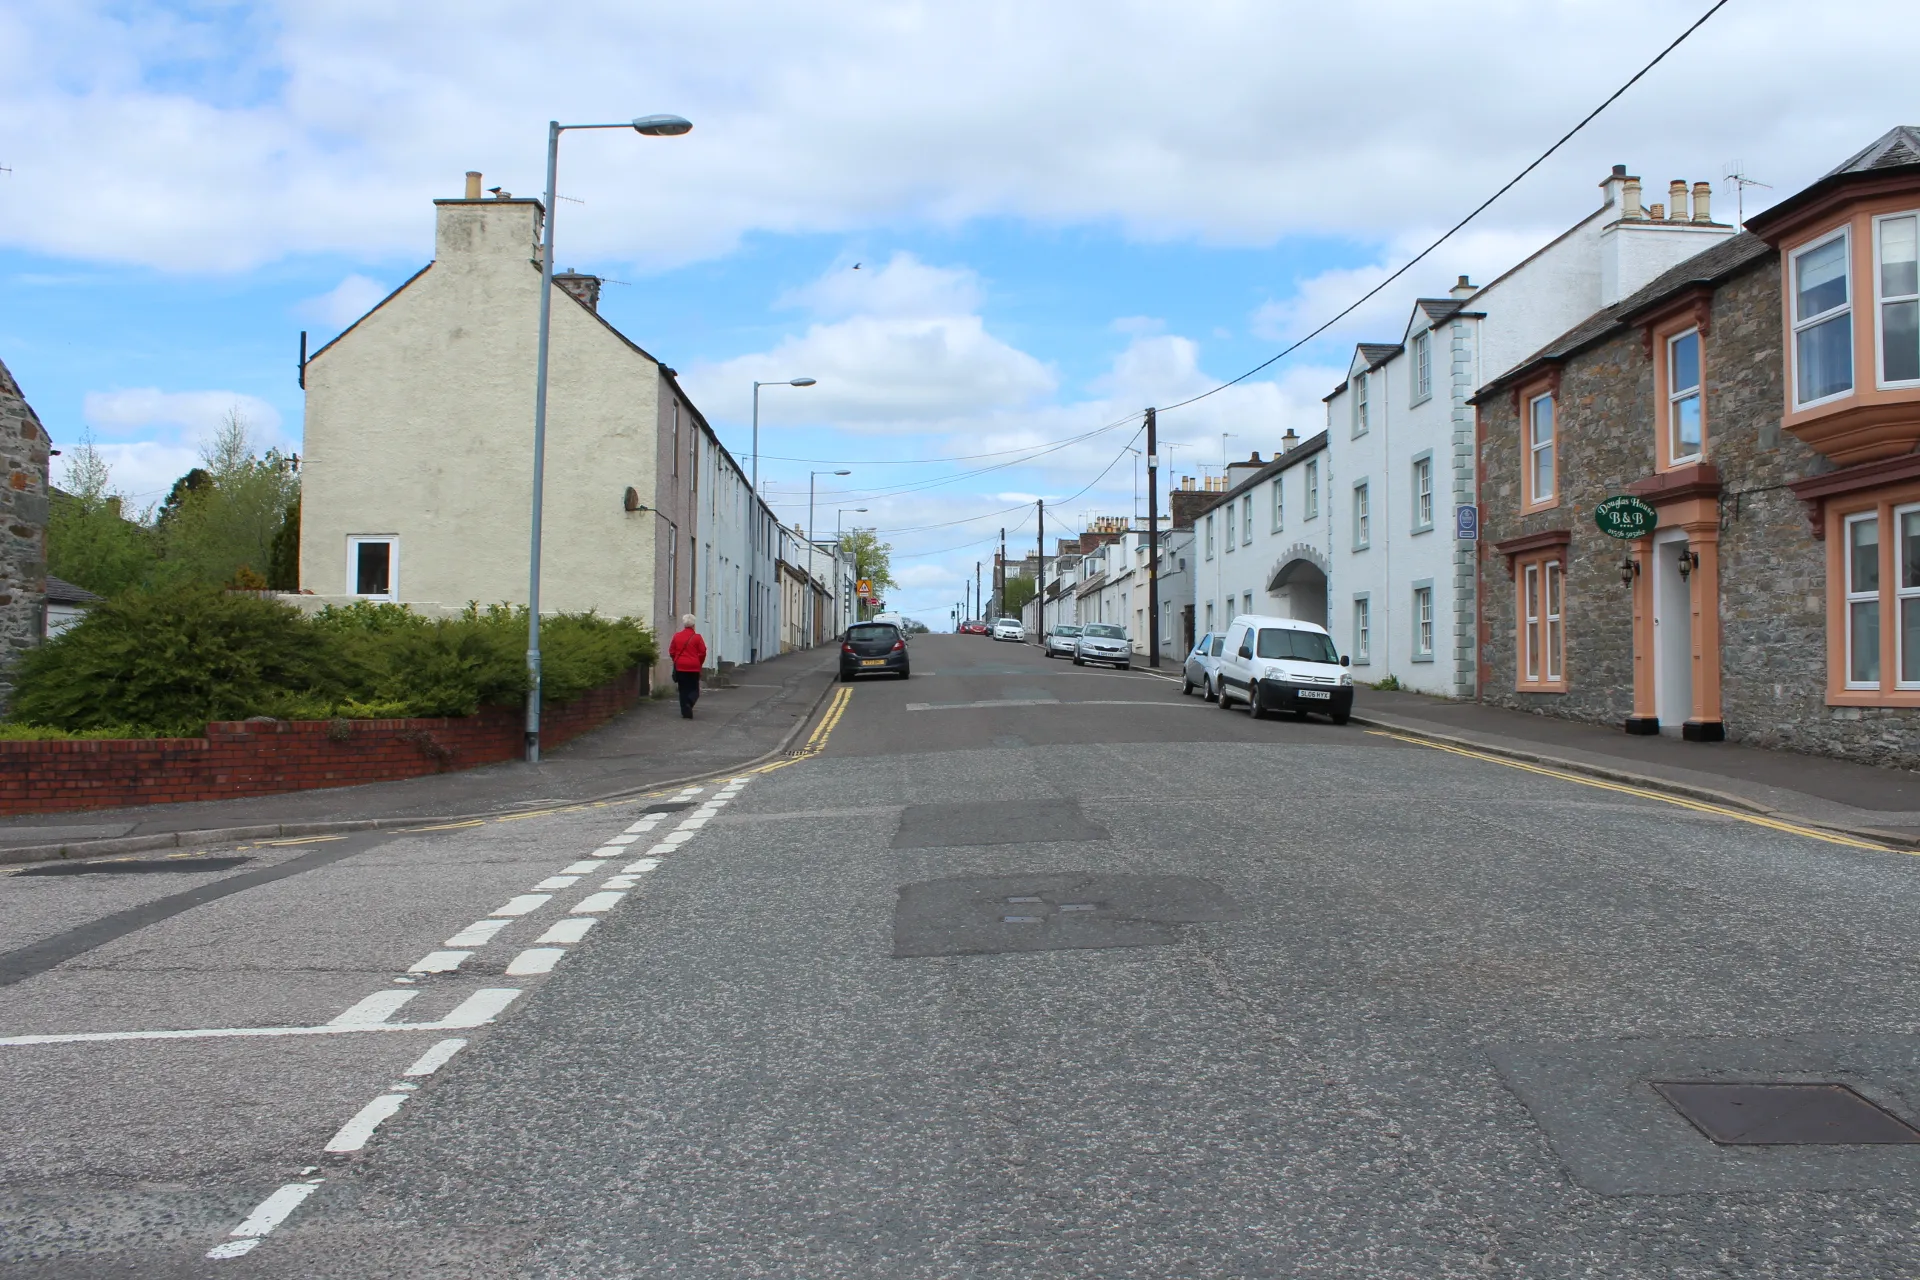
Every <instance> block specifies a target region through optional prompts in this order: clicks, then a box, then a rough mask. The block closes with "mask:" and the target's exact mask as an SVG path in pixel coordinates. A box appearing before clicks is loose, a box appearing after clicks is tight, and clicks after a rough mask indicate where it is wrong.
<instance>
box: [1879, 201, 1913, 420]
mask: <svg viewBox="0 0 1920 1280" xmlns="http://www.w3.org/2000/svg"><path fill="white" fill-rule="evenodd" d="M1895 218H1912V219H1913V220H1914V224H1915V231H1916V232H1917V233H1920V209H1906V210H1902V211H1900V212H1896V213H1883V214H1880V215H1879V216H1877V217H1876V218H1874V220H1873V385H1874V386H1876V387H1878V388H1880V389H1881V390H1883V391H1884V390H1887V389H1889V388H1893V387H1920V378H1902V379H1900V380H1899V381H1897V382H1889V381H1887V377H1886V371H1887V326H1886V314H1887V310H1886V307H1887V304H1888V303H1889V302H1912V303H1915V304H1916V305H1920V293H1896V294H1891V295H1888V294H1883V293H1882V292H1880V284H1881V279H1882V275H1883V271H1882V268H1881V265H1880V228H1881V226H1882V224H1884V223H1888V222H1891V221H1893V220H1894V219H1895Z"/></svg>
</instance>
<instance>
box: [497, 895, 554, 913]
mask: <svg viewBox="0 0 1920 1280" xmlns="http://www.w3.org/2000/svg"><path fill="white" fill-rule="evenodd" d="M552 900H553V895H552V894H550V893H523V894H521V895H519V896H518V897H514V898H509V899H507V901H506V904H505V905H504V906H501V907H499V908H497V909H495V911H494V912H493V914H494V915H496V916H524V915H526V914H528V913H529V912H533V911H538V910H539V909H540V908H541V907H544V906H546V905H547V903H549V902H551V901H552Z"/></svg>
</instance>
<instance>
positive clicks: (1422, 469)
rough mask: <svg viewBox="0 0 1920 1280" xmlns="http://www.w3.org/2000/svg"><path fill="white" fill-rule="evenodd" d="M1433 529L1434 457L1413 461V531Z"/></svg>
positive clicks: (1423, 456)
mask: <svg viewBox="0 0 1920 1280" xmlns="http://www.w3.org/2000/svg"><path fill="white" fill-rule="evenodd" d="M1431 528H1433V455H1432V454H1430V453H1423V454H1421V455H1420V456H1419V457H1417V458H1415V459H1414V460H1413V531H1414V532H1415V533H1419V532H1420V531H1421V530H1423V529H1431Z"/></svg>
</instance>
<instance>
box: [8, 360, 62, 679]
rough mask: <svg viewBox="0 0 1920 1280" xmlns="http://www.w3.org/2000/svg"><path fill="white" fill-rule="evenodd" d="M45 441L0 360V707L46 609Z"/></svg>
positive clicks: (44, 434)
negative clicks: (2, 474)
mask: <svg viewBox="0 0 1920 1280" xmlns="http://www.w3.org/2000/svg"><path fill="white" fill-rule="evenodd" d="M49 447H50V446H49V444H48V441H47V431H46V428H45V427H43V426H41V425H40V419H39V418H38V417H37V416H36V415H35V414H34V412H33V407H32V406H31V405H29V404H28V403H27V399H26V397H25V396H24V395H22V394H21V393H20V384H19V383H17V382H15V381H14V380H13V374H11V373H9V372H8V371H7V366H6V365H4V364H0V465H4V466H5V467H6V473H7V483H6V484H5V485H4V486H0V705H4V703H5V702H6V700H7V698H8V696H9V695H10V694H11V693H12V692H13V676H12V671H13V665H14V663H15V662H16V661H17V660H18V658H19V656H20V654H21V653H22V652H23V651H25V650H27V649H31V648H32V647H33V646H35V645H37V644H39V643H40V638H41V636H42V634H44V628H45V625H46V623H45V619H44V616H43V615H44V614H45V611H46V607H47V511H48V493H49V487H48V477H47V459H48V450H49Z"/></svg>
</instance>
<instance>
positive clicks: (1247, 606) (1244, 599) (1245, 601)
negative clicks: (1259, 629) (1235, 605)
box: [1240, 591, 1253, 613]
mask: <svg viewBox="0 0 1920 1280" xmlns="http://www.w3.org/2000/svg"><path fill="white" fill-rule="evenodd" d="M1240 612H1242V613H1252V612H1253V592H1251V591H1249V592H1247V593H1246V594H1245V595H1243V596H1241V597H1240Z"/></svg>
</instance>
